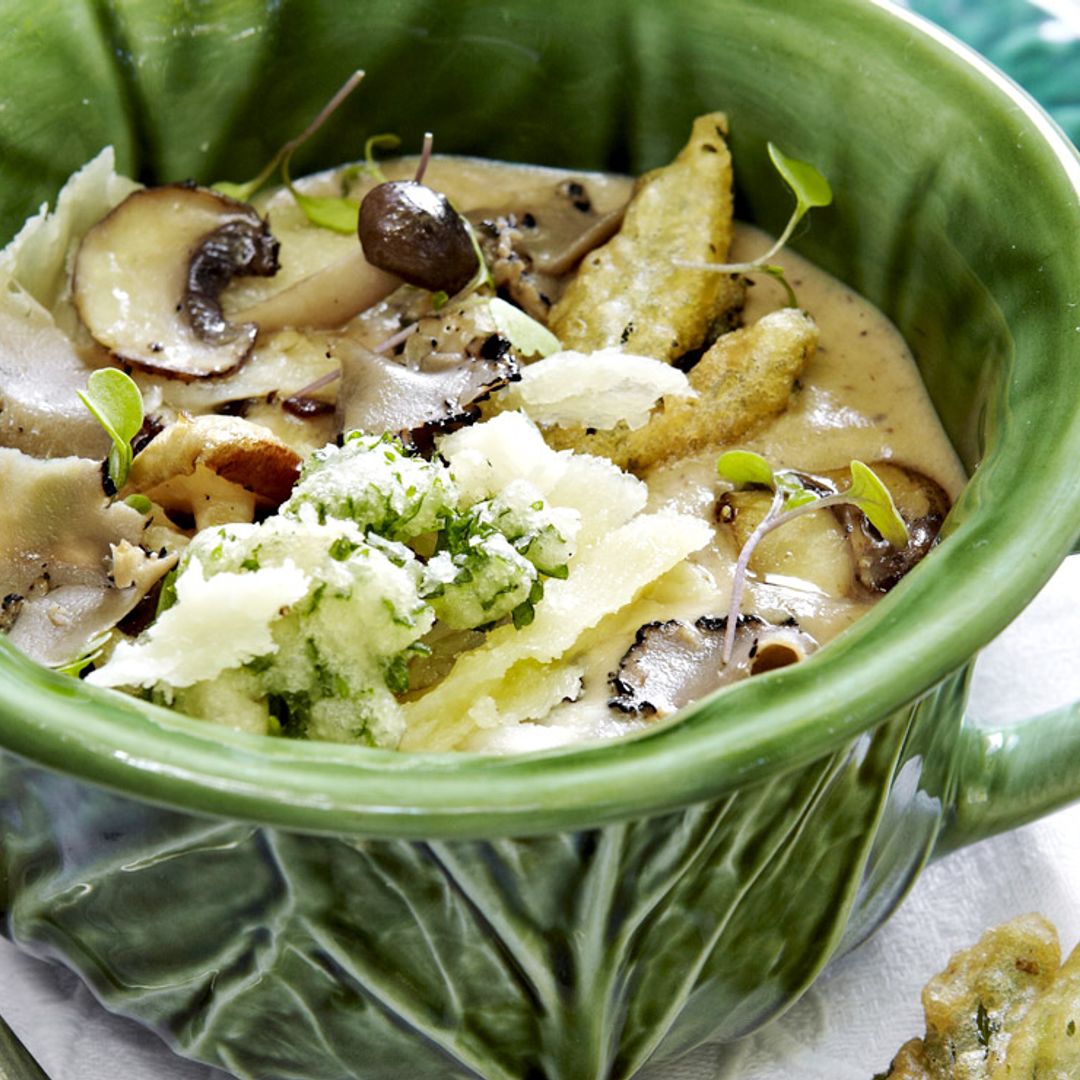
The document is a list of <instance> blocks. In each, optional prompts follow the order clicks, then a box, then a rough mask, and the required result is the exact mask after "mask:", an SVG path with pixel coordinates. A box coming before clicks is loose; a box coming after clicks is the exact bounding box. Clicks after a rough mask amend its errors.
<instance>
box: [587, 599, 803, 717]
mask: <svg viewBox="0 0 1080 1080" xmlns="http://www.w3.org/2000/svg"><path fill="white" fill-rule="evenodd" d="M726 627H727V618H726V617H719V618H718V617H714V616H711V615H702V616H701V618H699V619H697V621H696V622H693V623H688V622H684V621H683V620H681V619H668V620H667V621H666V622H650V623H646V624H645V625H644V626H642V627H640V628H639V629H638V632H637V635H636V637H635V638H634V643H633V644H632V645H631V646H630V648H629V649H627V650H626V653H625V654H624V655H623V658H622V660H620V661H619V667H618V670H617V671H614V672H612V674H611V676H610V677H609V683H610V685H611V688H612V690H613V691H614V695H613V696H612V698H611V699H610V700H609V701H608V705H609V706H610V707H611V708H613V709H617V710H619V712H624V713H633V714H636V715H639V716H656V717H664V716H670V715H671V714H672V713H676V712H678V711H679V709H681V708H683V707H684V706H686V705H689V704H690V703H691V702H693V701H697V700H698V699H699V698H702V697H705V695H706V694H709V693H711V692H712V691H713V690H716V689H718V688H719V687H721V686H726V685H728V684H729V683H733V682H738V681H739V680H741V679H745V678H749V677H750V676H751V675H759V674H762V673H764V672H766V671H773V670H775V669H776V668H781V667H787V666H788V665H789V664H794V663H797V662H798V661H799V660H802V659H804V658H805V657H806V656H807V655H809V654H810V653H812V652H813V651H814V650H815V649H816V648H817V642H815V641H814V639H813V638H812V637H810V635H809V634H805V633H803V632H802V631H801V630H800V629H799V628H798V625H797V624H796V623H795V621H794V620H790V621H789V622H788V623H786V624H783V625H780V626H776V625H773V624H771V623H767V622H765V621H764V620H763V619H759V618H758V617H757V616H756V615H740V616H739V620H738V623H737V625H736V630H735V649H734V652H733V653H732V657H731V660H730V661H729V662H728V663H727V664H725V663H724V662H723V660H722V659H721V653H722V651H723V646H724V630H725V629H726Z"/></svg>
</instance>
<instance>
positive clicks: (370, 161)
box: [345, 132, 401, 194]
mask: <svg viewBox="0 0 1080 1080" xmlns="http://www.w3.org/2000/svg"><path fill="white" fill-rule="evenodd" d="M400 146H401V139H400V137H399V136H397V135H394V134H393V133H392V132H384V133H382V134H380V135H370V136H368V138H367V140H366V141H365V142H364V163H363V164H362V165H357V166H355V172H354V171H353V170H352V169H349V170H346V174H345V176H346V180H347V181H348V180H349V179H351V177H353V176H360V175H364V176H370V177H371V179H372V180H375V181H376V182H377V183H380V184H385V183H386V176H385V174H384V173H383V171H382V169H380V168H379V163H378V162H377V161H376V160H375V151H376V150H397V149H398V148H399V147H400ZM346 194H348V192H346Z"/></svg>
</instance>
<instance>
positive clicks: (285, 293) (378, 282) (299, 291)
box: [232, 246, 402, 334]
mask: <svg viewBox="0 0 1080 1080" xmlns="http://www.w3.org/2000/svg"><path fill="white" fill-rule="evenodd" d="M401 283H402V282H401V278H399V277H398V276H397V275H396V274H390V273H387V272H386V271H385V270H380V269H379V268H378V267H376V266H372V265H371V263H369V262H368V261H367V259H366V258H364V252H363V250H362V249H361V248H360V247H359V246H357V248H356V249H355V250H354V251H351V252H350V253H349V254H348V255H345V256H344V257H342V258H341V259H338V261H337V262H334V263H331V264H330V265H329V266H326V267H324V268H323V269H322V270H318V271H316V272H315V273H314V274H309V275H308V276H307V277H306V278H302V279H301V280H300V281H298V282H296V284H295V285H290V286H289V287H288V288H287V289H282V291H281V292H279V293H275V294H274V295H273V296H270V297H268V298H267V299H266V300H262V301H260V302H259V303H257V304H252V305H251V307H248V308H245V309H244V310H243V311H239V312H236V313H235V314H234V315H233V317H232V318H233V321H234V322H245V323H248V322H250V323H255V325H256V326H258V328H259V333H260V334H268V333H272V332H273V331H275V330H281V329H283V328H285V327H286V326H307V327H312V328H315V329H327V328H330V327H334V326H340V325H341V324H342V323H343V322H346V321H347V320H348V319H351V318H352V317H353V316H354V315H357V314H359V313H360V312H361V311H366V310H367V309H368V308H369V307H373V306H374V305H375V304H377V303H378V302H379V301H380V300H382V299H384V298H385V297H387V296H389V295H390V293H392V292H393V291H394V290H395V289H396V288H397V287H398V286H399V285H401Z"/></svg>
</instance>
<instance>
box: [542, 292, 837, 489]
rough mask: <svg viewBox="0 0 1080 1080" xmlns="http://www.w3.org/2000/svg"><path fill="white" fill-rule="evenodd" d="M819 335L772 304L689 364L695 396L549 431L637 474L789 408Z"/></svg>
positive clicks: (799, 315) (727, 439)
mask: <svg viewBox="0 0 1080 1080" xmlns="http://www.w3.org/2000/svg"><path fill="white" fill-rule="evenodd" d="M817 338H818V331H817V325H816V324H815V323H814V321H813V319H811V318H810V317H809V316H808V315H807V314H806V313H805V312H802V311H798V310H797V309H795V308H782V309H781V310H779V311H773V312H770V313H769V314H768V315H765V316H763V317H762V318H761V319H759V320H758V322H756V323H754V324H753V325H752V326H747V327H744V328H743V329H741V330H733V331H731V332H730V333H728V334H724V335H723V336H722V337H720V338H718V339H717V341H716V344H714V345H713V346H712V348H711V349H709V351H708V352H707V353H705V355H704V356H703V357H702V358H701V359H700V360H699V361H698V363H697V364H696V365H695V366H694V368H693V369H692V370H691V372H690V375H689V380H690V386H691V388H692V389H693V390H694V391H695V392H696V394H697V396H696V397H691V398H669V399H666V400H665V401H664V402H663V403H662V405H661V406H660V407H659V408H658V410H657V411H656V412H654V413H653V415H652V416H651V417H650V419H649V422H648V423H647V424H645V426H644V427H640V428H637V429H635V430H630V429H629V428H627V427H626V426H625V425H621V426H619V427H617V428H613V429H612V430H610V431H589V430H587V429H585V428H583V427H571V428H557V427H552V428H548V429H547V430H546V431H545V432H544V438H545V439H546V440H547V441H548V443H549V444H550V445H551V446H553V447H555V449H557V450H566V449H570V450H577V451H579V452H581V453H585V454H595V455H598V456H600V457H607V458H610V459H611V460H612V461H614V462H615V464H616V465H618V466H619V467H620V468H622V469H626V470H629V471H630V472H634V473H639V474H640V473H644V472H647V471H648V470H649V469H650V468H652V467H653V466H654V465H657V464H660V463H661V462H664V461H671V460H674V459H676V458H682V457H686V456H687V455H689V454H693V453H696V452H698V451H700V450H708V449H710V448H713V447H719V446H724V445H726V444H729V443H732V442H734V441H735V440H736V439H738V438H739V437H740V436H742V435H743V434H744V433H745V432H747V431H749V430H750V428H752V427H754V426H756V425H757V424H758V423H760V422H761V421H763V420H766V419H768V418H770V417H772V416H775V415H776V414H777V413H779V412H782V411H783V410H784V409H785V408H787V405H788V402H789V400H790V398H791V393H792V388H793V386H794V384H795V380H796V379H797V378H798V376H799V373H800V372H801V371H802V370H803V368H804V367H805V366H806V365H807V363H809V361H810V360H811V359H812V357H813V355H814V352H815V351H816V349H817Z"/></svg>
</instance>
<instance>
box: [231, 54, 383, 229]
mask: <svg viewBox="0 0 1080 1080" xmlns="http://www.w3.org/2000/svg"><path fill="white" fill-rule="evenodd" d="M363 77H364V73H363V71H354V72H353V73H352V74H351V75H350V76H349V77H348V78H347V79H346V80H345V82H344V83H343V84H342V86H341V88H340V89H339V90H338V92H337V93H336V94H334V96H333V97H332V98H331V99H330V100H329V101H328V102H327V103H326V104H325V105H324V106H323V107H322V109H321V110H320V111H319V114H318V115H317V116H316V117H315V119H314V120H312V121H311V123H310V124H308V126H307V127H306V128H304V130H303V131H301V132H300V134H299V135H297V136H296V137H295V138H293V139H290V140H289V141H288V142H287V143H285V145H284V146H282V147H281V148H280V149H279V150H278V152H277V153H276V154H275V155H274V156H273V157H272V158H271V159H270V161H269V162H268V163H267V165H266V166H265V168H263V170H262V172H260V173H259V175H258V176H256V177H255V178H254V179H253V180H249V181H248V182H247V183H246V184H233V183H230V182H229V181H227V180H222V181H219V182H218V183H216V184H214V185H213V188H214V190H215V191H220V192H221V194H222V195H228V196H229V197H230V198H233V199H237V200H239V201H240V202H250V200H251V197H252V196H253V195H254V194H255V193H256V192H257V191H258V190H259V189H260V188H261V187H262V186H263V185H264V184H265V183H266V182H267V181H268V180H269V179H270V177H271V176H273V175H274V173H275V171H276V170H277V168H278V166H281V173H282V178H283V179H284V181H285V186H286V187H287V188H288V189H289V190H290V191H291V192H292V194H293V197H294V198H295V199H296V201H297V203H298V204H299V206H300V209H301V210H303V212H304V213H305V215H307V217H308V220H310V221H311V222H312V223H313V224H315V225H321V226H322V227H323V228H328V229H334V230H335V231H337V232H343V231H353V232H355V231H356V219H357V215H358V214H359V212H360V211H359V207H358V206H357V204H356V203H354V202H353V201H352V200H350V199H345V198H333V197H331V196H310V195H301V194H299V193H298V192H297V191H296V189H295V188H294V187H293V183H292V180H291V179H290V177H289V162H290V161H291V160H292V156H293V154H294V153H295V152H296V151H297V150H298V149H299V148H300V147H301V146H303V145H304V143H306V142H307V141H308V139H310V138H311V137H312V135H314V134H315V133H316V132H317V131H318V130H319V128H321V127H322V126H323V124H325V123H326V121H327V120H329V119H330V117H331V116H332V115H333V114H334V112H335V111H336V110H337V108H338V106H339V105H340V104H341V103H342V102H343V101H344V100H345V99H346V98H347V97H348V96H349V95H350V94H351V93H352V92H353V90H355V89H356V87H357V86H359V84H360V81H361V79H363ZM374 138H376V139H385V138H386V136H375V137H374ZM368 142H369V144H370V143H371V140H370V139H369V140H368ZM350 207H351V214H352V224H351V226H350V229H348V230H346V229H345V228H344V226H345V223H346V221H347V219H348V217H349V212H350V211H349V209H348V208H350Z"/></svg>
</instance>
